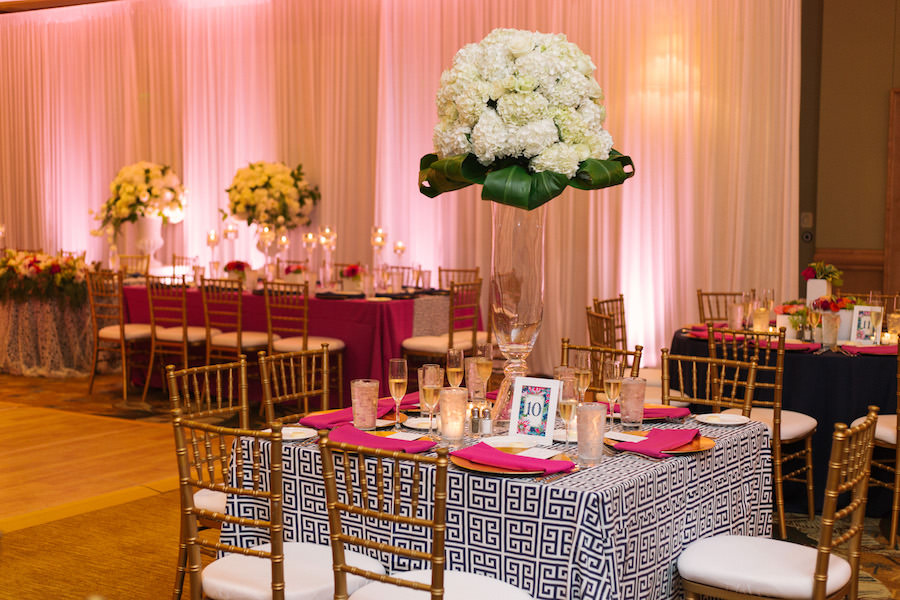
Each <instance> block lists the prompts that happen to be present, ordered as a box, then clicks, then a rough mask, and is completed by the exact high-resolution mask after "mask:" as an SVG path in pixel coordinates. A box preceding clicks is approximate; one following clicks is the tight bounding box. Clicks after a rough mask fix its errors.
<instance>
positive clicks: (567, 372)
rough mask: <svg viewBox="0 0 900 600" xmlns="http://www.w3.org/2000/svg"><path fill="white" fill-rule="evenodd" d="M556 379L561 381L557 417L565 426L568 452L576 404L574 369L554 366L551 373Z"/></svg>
mask: <svg viewBox="0 0 900 600" xmlns="http://www.w3.org/2000/svg"><path fill="white" fill-rule="evenodd" d="M553 375H554V377H555V378H556V379H559V380H560V381H562V386H561V387H560V393H559V404H557V408H558V410H559V418H560V419H562V420H563V424H565V426H566V451H567V452H568V450H569V447H570V443H571V439H570V437H569V435H570V434H569V432H570V431H571V430H572V419H573V418H574V417H575V406H576V405H577V404H578V401H577V400H576V391H575V387H576V386H575V369H573V368H572V367H556V369H554V373H553Z"/></svg>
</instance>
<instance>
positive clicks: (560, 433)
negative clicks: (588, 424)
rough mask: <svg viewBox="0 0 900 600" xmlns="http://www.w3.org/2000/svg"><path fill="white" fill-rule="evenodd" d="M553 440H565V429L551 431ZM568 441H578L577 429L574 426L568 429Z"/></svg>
mask: <svg viewBox="0 0 900 600" xmlns="http://www.w3.org/2000/svg"><path fill="white" fill-rule="evenodd" d="M553 440H554V441H556V442H565V441H566V430H565V429H557V430H555V431H554V432H553ZM568 441H570V442H577V441H578V430H577V429H575V428H574V427H573V428H572V430H571V431H569V440H568Z"/></svg>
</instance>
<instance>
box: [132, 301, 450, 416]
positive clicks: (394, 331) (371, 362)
mask: <svg viewBox="0 0 900 600" xmlns="http://www.w3.org/2000/svg"><path fill="white" fill-rule="evenodd" d="M124 292H125V303H126V312H127V315H128V320H129V322H132V323H149V322H150V307H149V299H148V297H147V288H146V287H144V286H128V287H125V288H124ZM187 303H188V306H187V311H188V322H189V324H190V325H199V326H203V325H204V322H203V300H202V298H201V296H200V292H199V290H196V289H191V290H189V291H188V294H187ZM448 303H449V299H448V297H447V296H421V297H419V298H415V299H413V300H386V301H367V300H322V299H319V298H314V297H313V298H310V299H309V334H310V335H319V336H327V337H333V338H338V339H341V340H343V341H344V343H345V344H346V345H347V348H346V350H345V351H344V352H345V353H344V392H345V393H344V398H345V403H347V404H349V402H350V383H349V382H350V380H352V379H366V378H371V379H378V380H380V381H381V382H382V390H381V392H382V394H387V393H388V391H387V385H386V384H387V363H388V359H390V358H397V357H400V356H401V355H402V349H401V346H400V344H401V343H402V342H403V340H404V339H406V338H407V337H410V336H412V335H433V334H437V333H441V331H442V330H441V328H443V330H444V331H446V328H447V310H448ZM242 317H243V326H244V329H245V330H248V331H266V306H265V299H264V298H263V297H262V296H261V295H258V294H250V293H245V294H244V303H243V313H242Z"/></svg>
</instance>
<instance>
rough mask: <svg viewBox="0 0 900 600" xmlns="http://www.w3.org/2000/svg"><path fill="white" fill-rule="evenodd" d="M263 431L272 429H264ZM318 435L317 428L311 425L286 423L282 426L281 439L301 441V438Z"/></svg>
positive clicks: (306, 438) (305, 438)
mask: <svg viewBox="0 0 900 600" xmlns="http://www.w3.org/2000/svg"><path fill="white" fill-rule="evenodd" d="M263 431H272V430H271V429H264V430H263ZM317 435H318V432H316V430H315V429H312V428H310V427H298V426H293V425H285V426H284V427H282V428H281V439H282V440H284V441H285V442H299V441H300V440H308V439H310V438H314V437H316V436H317Z"/></svg>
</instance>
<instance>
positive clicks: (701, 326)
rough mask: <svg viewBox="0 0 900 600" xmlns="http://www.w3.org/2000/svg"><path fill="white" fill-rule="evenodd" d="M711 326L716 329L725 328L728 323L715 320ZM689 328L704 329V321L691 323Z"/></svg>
mask: <svg viewBox="0 0 900 600" xmlns="http://www.w3.org/2000/svg"><path fill="white" fill-rule="evenodd" d="M713 327H715V328H717V329H725V328H726V327H728V323H727V322H726V321H716V322H715V323H713ZM691 330H693V331H706V323H695V324H693V325H691Z"/></svg>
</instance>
